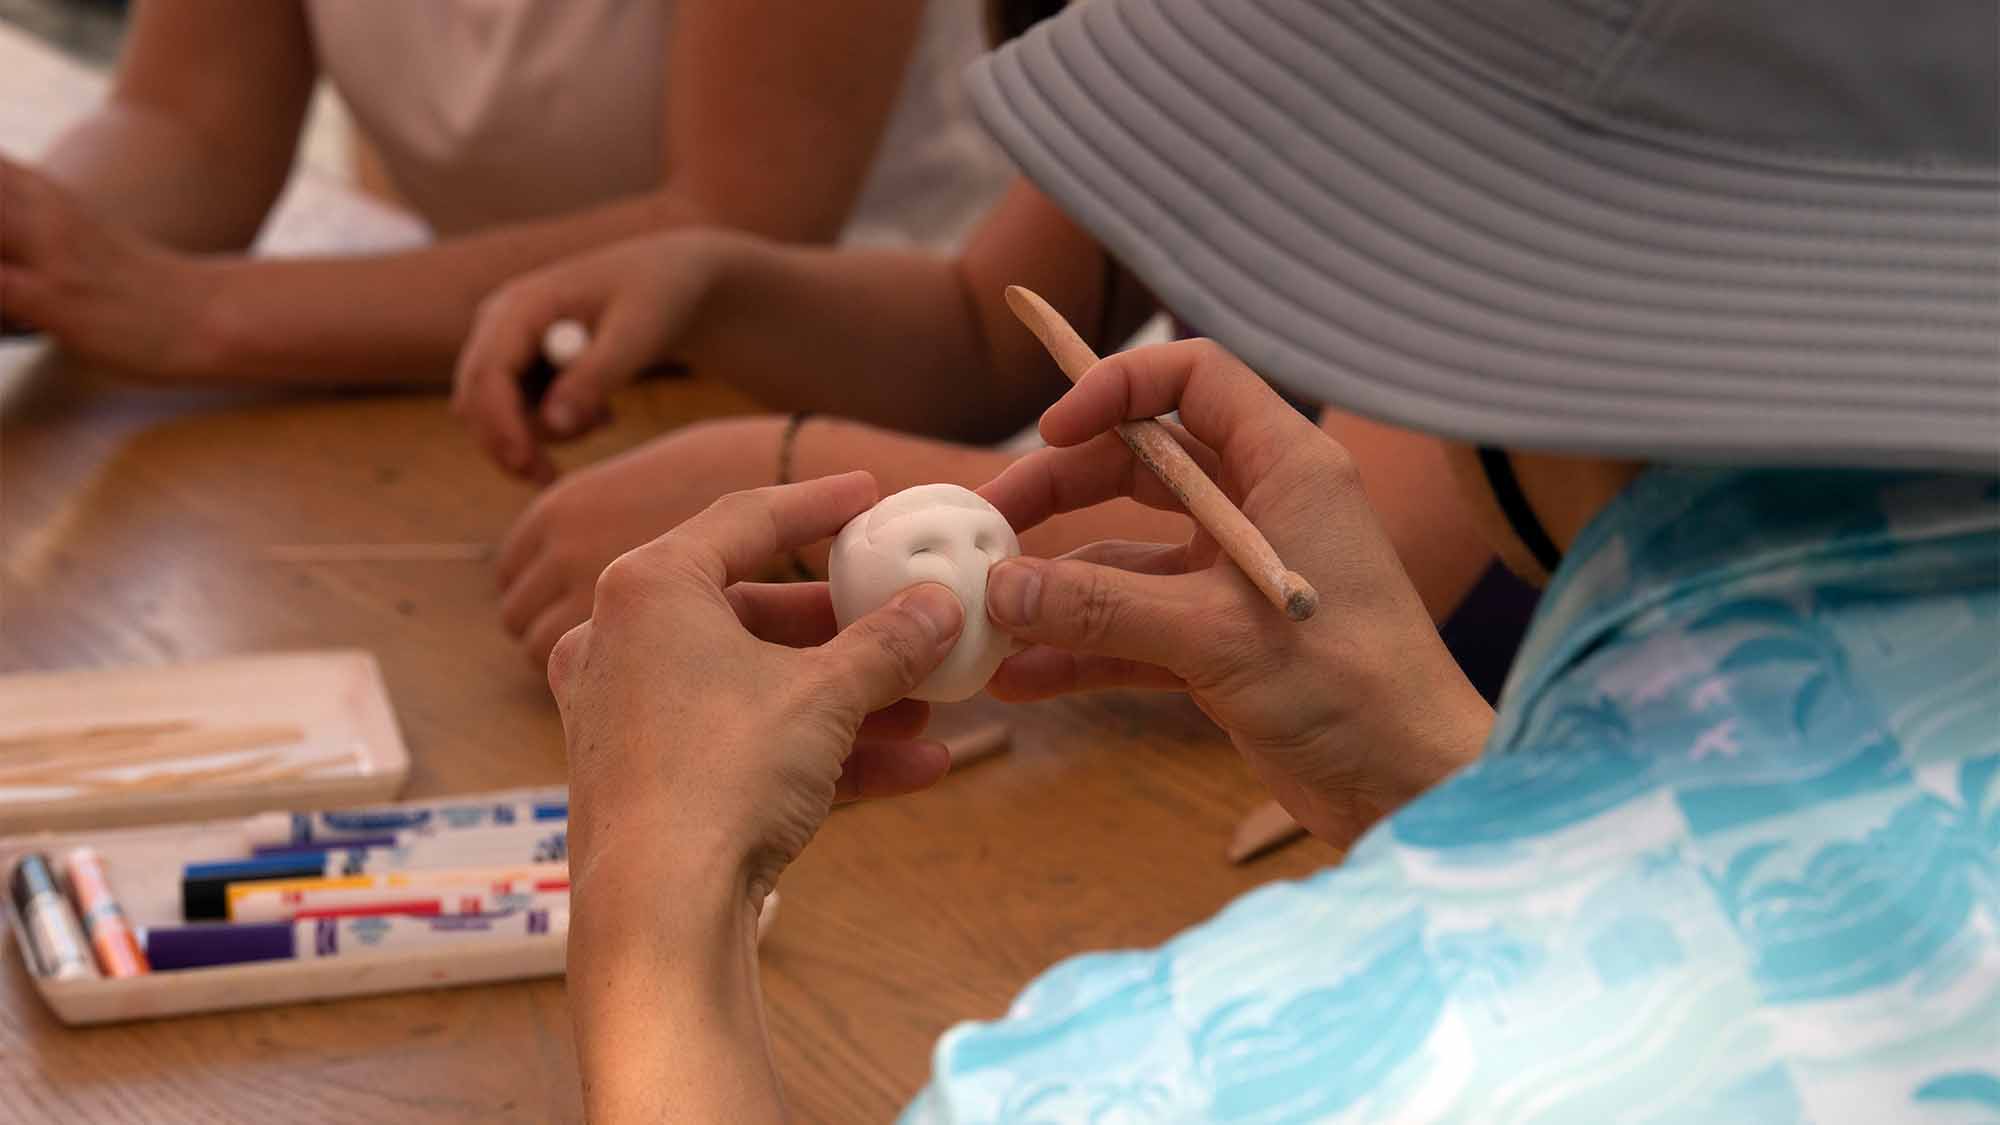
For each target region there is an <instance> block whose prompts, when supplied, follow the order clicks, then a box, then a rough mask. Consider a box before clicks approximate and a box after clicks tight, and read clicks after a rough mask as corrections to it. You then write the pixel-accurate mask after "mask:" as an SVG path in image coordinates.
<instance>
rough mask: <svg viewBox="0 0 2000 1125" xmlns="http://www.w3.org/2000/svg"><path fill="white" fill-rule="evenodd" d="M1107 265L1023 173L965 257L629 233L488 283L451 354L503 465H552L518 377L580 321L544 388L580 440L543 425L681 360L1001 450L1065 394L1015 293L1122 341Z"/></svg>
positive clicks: (708, 234)
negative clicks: (457, 350)
mask: <svg viewBox="0 0 2000 1125" xmlns="http://www.w3.org/2000/svg"><path fill="white" fill-rule="evenodd" d="M1114 271H1116V267H1115V266H1114V265H1113V264H1112V263H1111V261H1110V259H1109V258H1107V257H1106V255H1105V252H1104V251H1103V249H1102V248H1100V247H1099V246H1098V245H1097V243H1096V242H1095V241H1094V240H1092V239H1091V237H1090V236H1089V235H1088V234H1086V233H1085V232H1084V231H1083V230H1081V229H1080V228H1078V227H1077V226H1076V225H1075V224H1073V223H1071V222H1070V221H1069V219H1068V218H1066V217H1065V216H1064V215H1063V213H1062V212H1061V211H1060V210H1058V209H1057V208H1056V206H1055V204H1053V203H1051V202H1050V201H1049V200H1048V199H1046V198H1044V197H1043V196H1042V195H1041V193H1040V192H1038V191H1036V190H1035V189H1034V187H1033V186H1031V185H1030V184H1028V183H1027V182H1026V181H1024V180H1023V181H1016V183H1015V185H1014V187H1013V188H1012V190H1010V191H1009V192H1008V194H1007V195H1006V197H1005V198H1003V199H1002V200H1001V202H1000V203H999V205H998V206H996V207H995V208H994V210H993V211H992V212H991V213H989V214H988V215H987V216H986V218H985V219H984V220H983V221H982V222H981V223H980V225H979V228H978V229H977V230H976V231H975V232H974V233H973V236H972V238H971V240H970V241H969V242H968V243H967V245H966V247H965V250H964V251H963V253H962V254H961V255H960V256H959V257H957V258H948V257H943V256H940V255H937V254H934V253H929V252H925V251H915V250H910V251H904V250H844V249H828V248H820V247H802V246H787V245H780V244H778V243H775V242H771V241H769V240H766V239H760V238H755V237H751V236H749V235H745V234H742V233H739V232H733V231H721V230H692V229H691V230H682V231H675V232H672V233H668V234H664V235H659V236H656V237H652V238H645V239H635V240H633V241H631V242H627V243H623V244H621V245H618V246H612V247H607V248H605V249H603V250H600V251H597V252H595V253H593V254H588V255H584V256H582V257H580V258H577V259H576V260H574V261H567V262H562V263H559V264H557V265H555V266H552V267H550V268H548V269H545V270H541V271H538V272H536V273H533V274H530V275H528V276H527V277H524V278H521V279H520V280H518V281H515V282H513V283H512V284H510V285H508V286H507V287H506V288H504V289H501V290H500V291H499V292H497V293H495V294H494V295H493V297H492V298H491V299H490V300H489V301H487V303H486V306H485V307H484V308H483V309H482V310H481V311H480V316H479V321H478V324H477V325H476V326H475V327H474V329H473V332H472V335H471V337H470V338H469V339H467V341H466V345H465V352H464V354H463V355H462V356H460V358H459V364H458V374H457V377H456V383H457V387H456V390H455V393H454V405H455V407H456V408H457V409H458V411H459V413H460V415H461V416H463V417H464V418H465V419H466V421H467V423H468V424H469V425H470V426H471V427H472V429H473V432H474V433H475V434H476V435H477V436H478V438H479V440H480V442H481V444H483V445H484V446H485V447H486V449H487V451H488V452H489V453H490V454H491V455H492V456H493V458H494V460H495V461H497V462H499V463H500V464H501V465H502V466H504V467H506V468H508V469H509V470H511V471H514V472H517V473H523V474H528V475H533V474H537V473H540V472H542V471H543V470H544V469H545V467H546V458H545V455H544V454H543V452H542V450H541V449H540V447H539V445H538V444H537V442H538V440H539V437H540V435H538V434H537V433H536V432H535V429H536V428H535V427H534V426H531V425H530V424H529V421H528V420H527V418H526V417H525V407H524V406H523V404H522V402H521V397H520V392H519V390H518V386H517V383H516V380H517V378H518V376H519V374H520V372H521V370H522V369H523V368H524V367H525V366H526V364H527V363H528V362H529V360H530V358H531V357H532V355H533V354H534V351H535V349H536V348H538V347H539V346H540V340H541V335H542V331H543V330H544V329H545V328H546V327H547V326H548V325H549V324H550V323H551V322H552V321H554V320H557V319H559V318H562V317H573V318H576V319H578V320H581V321H583V322H584V323H586V324H588V325H589V326H590V327H591V330H592V339H591V346H590V348H589V349H588V350H587V351H585V352H584V354H583V355H582V356H581V357H580V358H578V359H577V360H576V361H575V362H574V363H572V364H570V365H569V367H567V368H565V369H564V371H563V374H562V376H561V378H559V379H557V380H556V382H555V384H554V385H553V386H552V387H551V388H550V390H549V395H548V401H547V403H546V404H545V406H544V407H543V422H544V426H543V429H544V430H545V431H546V433H548V434H549V435H552V436H556V437H572V436H575V435H576V433H578V432H579V428H565V427H561V426H556V425H553V424H551V423H552V419H553V417H554V414H555V412H556V411H557V410H558V409H560V410H562V411H563V412H564V413H565V414H567V415H568V416H569V417H570V418H573V419H576V420H577V421H578V422H579V423H580V424H582V425H587V424H588V423H589V422H590V421H591V420H594V419H596V418H597V417H599V416H601V414H602V410H603V404H604V402H605V400H606V398H607V397H608V396H609V395H610V394H611V392H612V391H613V390H614V389H615V388H617V387H618V386H620V385H622V384H624V383H626V382H629V381H630V380H631V379H632V378H634V377H635V376H636V375H637V374H638V373H639V372H640V371H642V370H644V369H645V368H647V367H649V366H651V365H653V364H656V363H659V362H662V361H666V360H675V361H679V362H684V363H687V364H688V365H690V366H691V367H693V368H694V369H695V370H696V371H697V372H699V373H708V374H713V375H715V376H716V377H718V378H722V379H727V380H728V381H729V382H731V383H732V384H734V385H735V386H737V387H740V388H742V389H743V390H745V391H747V392H749V393H750V394H752V395H754V396H756V397H757V398H758V399H760V400H762V401H763V402H764V403H765V404H766V405H768V406H771V407H773V408H776V409H783V410H812V411H820V412H824V413H833V414H840V415H842V416H844V417H848V418H853V419H856V420H858V421H863V422H868V423H871V424H873V425H878V426H884V427H888V428H891V429H897V430H904V431H908V432H913V433H921V434H927V435H931V436H937V437H948V438H954V439H959V440H974V441H997V440H999V439H1001V438H1004V437H1006V436H1008V435H1009V434H1012V433H1013V432H1015V431H1016V430H1018V429H1019V428H1020V427H1021V426H1023V425H1026V424H1027V423H1028V422H1029V421H1030V420H1031V419H1033V417H1034V415H1035V412H1036V411H1038V410H1040V409H1041V408H1042V407H1044V406H1046V405H1047V404H1048V403H1049V402H1050V401H1051V400H1053V399H1054V398H1055V397H1056V396H1057V395H1059V394H1061V393H1062V391H1063V389H1064V388H1065V387H1066V386H1067V385H1068V384H1067V382H1066V381H1065V380H1064V379H1063V377H1062V374H1061V373H1060V372H1059V371H1057V370H1056V367H1055V364H1054V363H1053V362H1051V361H1050V360H1049V358H1048V355H1047V353H1045V352H1044V351H1043V350H1042V349H1041V346H1040V345H1039V344H1037V343H1036V342H1035V339H1034V337H1033V336H1031V335H1029V334H1028V333H1027V332H1026V331H1024V330H1023V329H1022V328H1021V326H1020V323H1019V322H1018V321H1016V320H1015V319H1014V315H1013V313H1011V312H1010V311H1008V309H1007V304H1006V301H1005V299H1004V298H1003V295H1002V294H1003V291H1004V290H1005V289H1006V287H1007V286H1008V285H1010V284H1020V285H1027V286H1030V287H1032V288H1033V289H1034V290H1035V291H1036V292H1038V293H1041V294H1042V295H1043V296H1045V297H1046V298H1047V299H1048V300H1049V302H1050V303H1051V304H1053V305H1055V306H1056V308H1058V309H1060V310H1061V311H1062V312H1063V314H1064V315H1065V316H1067V317H1069V318H1070V319H1071V320H1072V322H1073V323H1075V324H1078V325H1080V326H1083V329H1084V331H1085V332H1086V334H1088V335H1089V336H1090V337H1091V342H1092V343H1093V344H1095V345H1096V346H1098V347H1102V348H1111V347H1116V346H1117V345H1118V344H1119V343H1122V342H1123V341H1124V340H1125V338H1126V337H1128V336H1130V335H1131V333H1132V332H1133V331H1134V330H1135V329H1136V328H1137V327H1138V326H1139V324H1140V323H1142V322H1143V321H1144V320H1145V318H1146V317H1147V316H1149V315H1151V314H1152V312H1153V308H1154V306H1153V303H1152V298H1151V297H1150V296H1149V295H1148V294H1146V293H1145V291H1144V290H1143V289H1142V288H1141V287H1140V286H1139V285H1138V284H1137V283H1136V282H1132V281H1131V280H1130V279H1129V277H1126V276H1125V275H1124V274H1123V273H1122V271H1120V272H1114ZM1107 303H1108V304H1109V305H1110V306H1111V307H1106V306H1107Z"/></svg>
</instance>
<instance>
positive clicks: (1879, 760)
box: [905, 469, 2000, 1123]
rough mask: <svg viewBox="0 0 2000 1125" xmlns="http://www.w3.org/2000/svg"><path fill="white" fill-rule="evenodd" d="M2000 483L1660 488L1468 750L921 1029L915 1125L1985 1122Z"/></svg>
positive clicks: (1999, 966) (1589, 537) (1995, 975)
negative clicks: (1314, 857)
mask: <svg viewBox="0 0 2000 1125" xmlns="http://www.w3.org/2000/svg"><path fill="white" fill-rule="evenodd" d="M1997 615H2000V481H1996V480H1994V479H1989V478H1967V477H1932V476H1916V475H1898V474H1884V473H1874V472H1868V473H1862V472H1840V471H1815V472H1806V471H1742V470H1689V469H1659V470H1654V471H1652V472H1649V473H1647V474H1646V475H1645V476H1643V477H1641V478H1640V479H1639V480H1638V481H1637V482H1635V483H1634V485H1633V486H1632V488H1631V489H1629V490H1628V491H1627V493H1626V494H1625V495H1624V496H1623V497H1621V498H1620V500H1619V501H1618V502H1617V503H1616V504H1614V505H1613V506H1612V507H1611V508H1610V509H1609V510H1607V511H1606V512H1605V513H1604V514H1603V515H1602V516H1600V517H1599V518H1598V519H1597V520H1596V521H1595V522H1594V523H1593V524H1592V525H1591V527H1590V529H1589V530H1588V531H1586V533H1585V534H1584V535H1583V536H1582V537H1581V538H1580V540H1579V542H1578V543H1577V544H1576V545H1575V546H1574V547H1573V548H1572V550H1571V552H1570V555H1569V557H1568V559H1567V560H1566V561H1565V563H1564V564H1563V567H1562V570H1561V572H1560V573H1559V574H1558V575H1557V576H1556V579H1555V581H1554V583H1553V584H1552V585H1551V587H1550V589H1549V592H1548V594H1547V595H1546V596H1545V597H1544V599H1543V602H1542V607H1541V610H1540V613H1539V615H1538V617H1537V619H1536V622H1535V625H1534V627H1533V629H1532V630H1531V631H1530V633H1529V636H1528V639H1527V641H1526V643H1525V646H1524V648H1523V651H1522V654H1521V659H1520V663H1519V664H1518V665H1517V670H1516V672H1515V674H1514V676H1513V678H1512V680H1511V681H1510V682H1509V684H1508V687H1507V690H1506V692H1505V694H1504V695H1503V697H1502V700H1501V705H1500V709H1499V716H1498V721H1497V724H1496V726H1495V729H1494V732H1493V737H1492V740H1491V741H1490V742H1489V744H1488V747H1487V751H1486V753H1485V755H1484V756H1483V757H1482V758H1481V759H1480V760H1479V761H1478V762H1477V763H1475V764H1473V765H1472V766H1470V767H1468V768H1466V769H1465V770H1464V771H1462V772H1460V773H1459V774H1457V775H1455V776H1454V777H1453V778H1451V779H1450V780H1449V781H1447V782H1445V783H1444V784H1443V785H1440V786H1439V787H1438V788H1437V789H1435V790H1433V791H1432V792H1431V793H1429V794H1427V795H1425V796H1424V797H1423V798H1422V799H1420V800H1418V801H1416V802H1414V803H1412V804H1411V805H1409V806H1408V807H1406V808H1405V809H1403V810H1402V811H1401V812H1399V813H1398V814H1397V815H1396V816H1394V817H1393V818H1391V819H1390V820H1389V821H1387V822H1386V823H1384V824H1382V825H1379V826H1377V828H1376V829H1375V830H1374V831H1373V832H1371V833H1370V834H1369V835H1368V836H1366V837H1365V838H1364V839H1363V840H1362V841H1361V843H1360V844H1358V845H1357V846H1356V848H1355V849H1354V851H1353V852H1352V853H1351V855H1350V856H1349V858H1348V860H1347V862H1346V863H1345V864H1344V865H1342V866H1340V867H1338V868H1332V869H1328V870H1327V871H1324V872H1321V873H1320V874H1318V875H1316V876H1314V877H1312V878H1309V879H1306V880H1303V881H1300V882H1296V883H1283V884H1276V885H1273V886H1269V887H1265V888H1262V889H1260V890H1258V891H1256V892H1253V893H1251V894H1249V895H1246V896H1244V897H1243V898H1241V899H1239V900H1238V901H1236V902H1235V903H1234V904H1232V905H1231V906H1229V907H1228V908H1227V909H1225V910H1224V911H1223V912H1222V913H1221V914H1219V915H1218V916H1217V917H1215V918H1214V919H1212V920H1210V921H1209V922H1207V923H1205V924H1203V925H1201V926H1198V927H1196V928H1194V929H1192V930H1189V931H1187V932H1186V933H1184V934H1182V935H1180V936H1179V937H1176V938H1175V939H1174V940H1172V941H1170V942H1168V943H1167V944H1166V945H1164V946H1162V947H1160V948H1159V949H1156V950H1150V951H1145V952H1126V953H1110V954H1094V955H1088V956H1083V957H1077V958H1074V959H1072V960H1069V961H1066V962H1064V963H1062V964H1060V965H1058V966H1056V967H1055V968H1054V969H1053V970H1051V971H1050V972H1049V973H1047V974H1046V975H1045V976H1043V977H1042V978H1041V979H1040V980H1038V981H1036V982H1035V983H1033V984H1032V985H1031V986H1030V987H1029V988H1028V989H1027V991H1026V992H1024V993H1023V994H1022V995H1021V997H1020V998H1019V1000H1018V1001H1017V1002H1016V1003H1015V1005H1014V1008H1013V1010H1012V1011H1011V1012H1010V1013H1009V1014H1008V1015H1007V1017H1006V1018H1005V1019H1002V1020H999V1021H997V1022H994V1023H988V1024H967V1025H962V1026H960V1027H957V1028H955V1029H953V1030H952V1031H951V1032H949V1033H948V1034H947V1035H945V1037H944V1038H943V1039H942V1040H941V1041H940V1043H939V1044H938V1047H937V1052H936V1057H935V1060H934V1068H933V1078H932V1085H931V1087H930V1088H929V1089H927V1090H926V1091H925V1092H924V1093H923V1094H922V1096H921V1097H920V1098H919V1099H918V1101H917V1102H916V1103H915V1104H913V1105H912V1106H911V1107H910V1108H909V1110H908V1111H907V1112H906V1114H905V1119H906V1120H907V1121H911V1122H930V1121H940V1122H989V1121H1005V1122H1037V1121H1047V1122H1127V1121H1163V1120H1173V1121H1283V1122H1289V1121H1328V1120H1355V1121H1381V1120H1394V1121H1474V1120H1476V1121H1482V1122H1487V1121H1493V1122H1514V1121H1577V1122H1593V1123H1595V1122H1611V1121H1690V1122H1718V1121H1753V1122H1759V1123H1767V1122H1787V1121H1859V1122H1871V1123H1873V1122H1891V1121H1894V1122H1904V1121H1940V1122H1966V1121H1995V1120H2000V616H1997Z"/></svg>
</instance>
